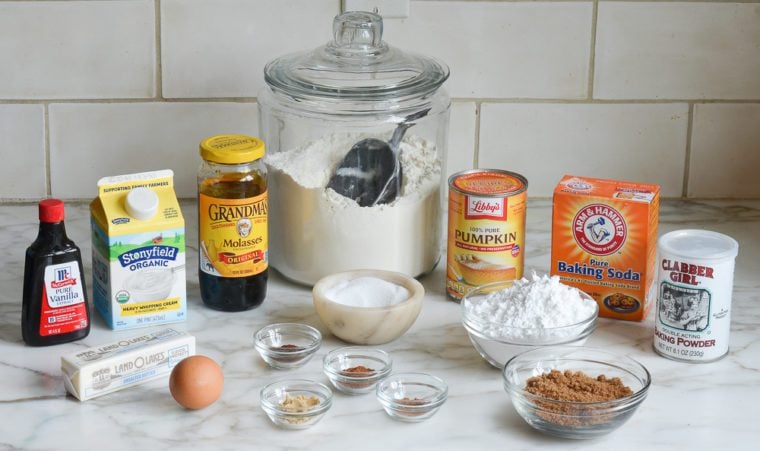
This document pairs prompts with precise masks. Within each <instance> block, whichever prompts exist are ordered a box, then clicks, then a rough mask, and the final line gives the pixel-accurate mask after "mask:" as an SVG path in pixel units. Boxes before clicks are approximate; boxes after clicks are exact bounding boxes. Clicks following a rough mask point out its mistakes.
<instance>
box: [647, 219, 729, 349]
mask: <svg viewBox="0 0 760 451" xmlns="http://www.w3.org/2000/svg"><path fill="white" fill-rule="evenodd" d="M721 246H723V247H724V248H725V249H726V252H722V255H719V256H717V257H714V258H710V254H713V255H715V252H716V250H719V249H721ZM737 249H738V244H736V242H735V241H734V240H733V239H731V238H729V237H727V236H725V235H721V234H719V233H715V232H709V231H704V230H678V231H675V232H670V233H667V234H665V235H663V236H662V237H661V238H660V240H659V242H658V252H659V257H658V271H659V272H658V293H657V316H656V318H655V321H654V324H655V333H654V349H655V351H657V352H658V353H659V354H661V355H663V356H665V357H669V358H672V359H676V360H684V361H692V362H710V361H713V360H717V359H719V358H721V357H723V356H725V355H726V354H727V353H728V342H729V332H730V326H731V292H732V289H733V274H734V258H735V257H736V250H737ZM700 253H703V254H704V256H703V257H697V255H698V254H700Z"/></svg>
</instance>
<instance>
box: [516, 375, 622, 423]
mask: <svg viewBox="0 0 760 451" xmlns="http://www.w3.org/2000/svg"><path fill="white" fill-rule="evenodd" d="M525 390H526V391H527V392H528V393H531V394H533V395H536V396H541V397H543V398H548V399H553V400H557V401H569V402H572V403H594V402H604V401H612V400H615V399H620V398H625V397H626V396H630V395H632V394H633V390H631V389H630V388H629V387H628V386H626V385H625V384H623V381H622V380H620V378H618V377H613V378H608V377H607V376H605V375H603V374H601V375H599V376H597V377H595V378H594V377H591V376H589V375H587V374H585V373H584V372H582V371H571V370H565V371H564V372H562V371H559V370H551V371H550V372H548V373H544V374H542V375H540V376H534V377H531V378H530V379H528V380H527V381H526V386H525ZM536 406H537V407H539V408H540V409H537V410H536V415H538V416H540V417H541V418H543V419H545V420H547V421H550V422H552V423H556V424H559V425H562V426H589V425H594V424H602V423H606V422H608V421H610V420H612V418H613V416H612V415H608V414H604V413H601V412H599V410H600V408H602V407H599V406H594V405H585V404H570V403H557V402H552V401H536Z"/></svg>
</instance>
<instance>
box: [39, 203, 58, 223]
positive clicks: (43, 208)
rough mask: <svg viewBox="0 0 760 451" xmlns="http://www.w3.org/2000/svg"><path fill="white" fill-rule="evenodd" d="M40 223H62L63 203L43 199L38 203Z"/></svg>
mask: <svg viewBox="0 0 760 451" xmlns="http://www.w3.org/2000/svg"><path fill="white" fill-rule="evenodd" d="M40 221H41V222H50V223H52V222H61V221H63V201H62V200H60V199H45V200H41V201H40Z"/></svg>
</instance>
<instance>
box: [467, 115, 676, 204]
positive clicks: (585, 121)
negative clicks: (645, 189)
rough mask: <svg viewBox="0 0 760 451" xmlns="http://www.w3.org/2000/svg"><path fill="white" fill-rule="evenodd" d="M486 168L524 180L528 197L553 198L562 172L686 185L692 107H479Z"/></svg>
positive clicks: (667, 190) (669, 188)
mask: <svg viewBox="0 0 760 451" xmlns="http://www.w3.org/2000/svg"><path fill="white" fill-rule="evenodd" d="M480 111H481V119H480V126H481V133H480V147H479V149H480V152H479V158H478V163H479V165H480V166H484V167H500V168H506V169H509V170H512V171H515V172H518V173H520V174H523V175H525V176H526V177H527V178H528V182H529V187H528V192H529V193H531V194H532V195H534V196H540V197H550V196H551V195H552V191H553V190H554V187H555V186H556V184H557V181H558V180H559V179H560V178H562V176H563V175H565V174H574V175H581V176H583V175H585V176H592V177H593V176H598V177H605V178H612V179H620V180H633V181H638V182H645V183H652V182H655V183H659V184H660V185H661V189H662V196H666V197H679V196H680V195H681V190H682V188H683V164H684V159H685V147H686V129H687V126H688V117H689V106H688V105H687V104H685V103H674V104H613V105H585V104H566V103H565V104H562V103H554V104H527V105H526V104H522V105H521V104H492V103H486V104H484V105H483V106H482V107H481V110H480Z"/></svg>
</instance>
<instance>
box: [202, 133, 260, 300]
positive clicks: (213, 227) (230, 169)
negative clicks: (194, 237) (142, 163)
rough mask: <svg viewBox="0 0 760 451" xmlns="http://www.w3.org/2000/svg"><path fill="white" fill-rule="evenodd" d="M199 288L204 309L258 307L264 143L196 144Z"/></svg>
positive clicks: (237, 138)
mask: <svg viewBox="0 0 760 451" xmlns="http://www.w3.org/2000/svg"><path fill="white" fill-rule="evenodd" d="M200 154H201V157H202V158H203V163H202V164H201V167H200V169H199V170H198V241H199V242H198V260H199V261H198V282H199V283H200V291H201V298H202V299H203V303H204V304H205V305H206V306H207V307H210V308H213V309H216V310H223V311H228V312H236V311H243V310H248V309H251V308H254V307H257V306H259V305H260V304H261V303H262V302H263V301H264V297H265V296H266V291H267V277H268V266H269V265H268V261H269V259H268V247H267V245H268V229H267V209H268V204H267V170H266V167H265V166H264V163H262V161H261V158H262V157H263V156H264V142H263V141H262V140H260V139H258V138H254V137H251V136H245V135H218V136H212V137H210V138H206V139H204V140H203V141H201V143H200Z"/></svg>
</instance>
